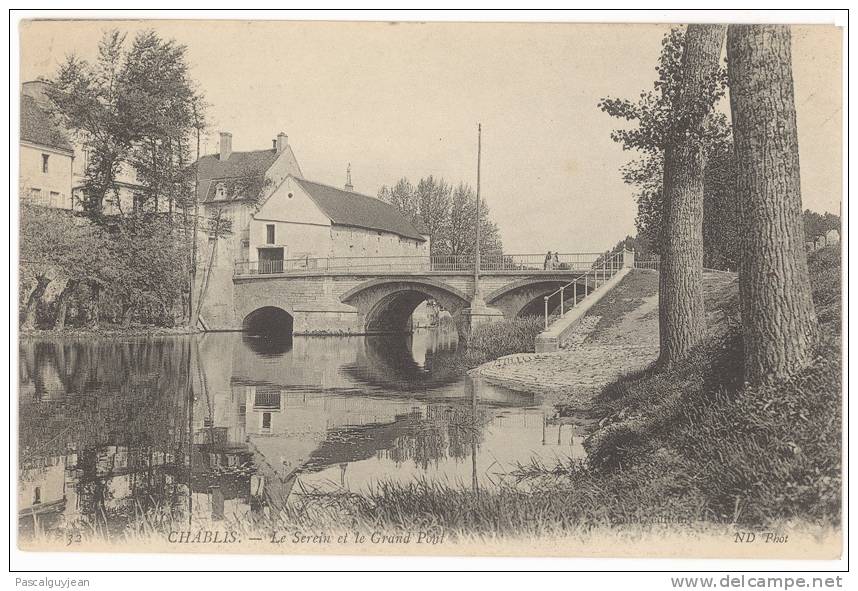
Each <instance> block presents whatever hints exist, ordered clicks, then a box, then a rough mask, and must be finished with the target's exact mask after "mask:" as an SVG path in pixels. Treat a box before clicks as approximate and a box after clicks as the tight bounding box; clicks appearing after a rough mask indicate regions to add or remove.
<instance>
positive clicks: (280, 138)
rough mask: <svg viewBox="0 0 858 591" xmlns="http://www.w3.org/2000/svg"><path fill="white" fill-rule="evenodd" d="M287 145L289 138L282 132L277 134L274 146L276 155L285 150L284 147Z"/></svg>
mask: <svg viewBox="0 0 858 591" xmlns="http://www.w3.org/2000/svg"><path fill="white" fill-rule="evenodd" d="M288 145H289V136H287V135H286V134H285V133H283V132H282V131H281V132H280V133H278V134H277V141H276V142H275V144H274V147H275V148H277V153H278V154H279V153H280V152H282V151H283V150H285V149H286V146H288Z"/></svg>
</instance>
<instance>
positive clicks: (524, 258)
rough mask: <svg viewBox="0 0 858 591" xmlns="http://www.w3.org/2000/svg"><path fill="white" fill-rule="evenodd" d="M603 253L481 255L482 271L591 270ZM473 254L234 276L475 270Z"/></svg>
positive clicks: (276, 268)
mask: <svg viewBox="0 0 858 591" xmlns="http://www.w3.org/2000/svg"><path fill="white" fill-rule="evenodd" d="M603 256H604V254H603V253H592V252H577V253H565V254H558V255H557V257H556V259H555V258H552V259H548V258H547V257H546V255H543V254H497V255H484V256H481V257H480V273H492V272H511V273H512V272H520V273H522V274H526V273H533V272H535V271H536V272H543V271H548V272H554V273H556V272H563V271H568V272H573V271H585V270H587V269H590V268H591V267H592V266H593V265H594V264H595V263H596V262H598V261H599V260H600V257H603ZM474 262H475V261H474V257H473V256H471V255H431V256H383V257H329V258H311V257H302V258H296V259H282V260H268V261H238V262H236V264H235V276H237V277H243V276H252V275H280V274H288V275H310V274H336V273H356V272H363V273H438V272H440V273H473V272H474V266H475V265H474Z"/></svg>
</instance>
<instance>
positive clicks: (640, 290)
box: [470, 269, 732, 406]
mask: <svg viewBox="0 0 858 591" xmlns="http://www.w3.org/2000/svg"><path fill="white" fill-rule="evenodd" d="M707 279H710V278H709V277H707ZM719 279H720V278H719ZM731 279H732V278H731ZM725 283H727V282H726V281H725V280H724V279H720V280H718V281H711V280H710V281H707V284H708V285H707V289H708V290H717V289H722V288H723V286H724V284H725ZM657 357H658V273H657V272H656V271H649V270H641V269H635V270H633V271H632V272H631V273H629V275H627V276H626V277H625V278H623V280H622V281H621V282H620V283H619V284H618V285H617V286H616V287H615V288H614V289H613V290H612V291H611V292H610V293H608V294H606V295H605V297H604V298H603V299H602V300H601V301H600V302H599V303H597V304H596V305H595V306H593V308H592V309H590V310H589V311H588V312H587V314H585V315H584V316H583V317H582V319H581V321H580V322H579V323H578V325H577V326H576V327H575V328H574V329H573V331H572V334H571V335H570V336H569V337H568V339H567V340H566V341H565V342H564V343H562V344H561V350H560V351H558V352H556V353H517V354H514V355H508V356H505V357H501V358H500V359H497V360H495V361H491V362H488V363H485V364H483V365H481V366H479V367H477V368H476V369H473V370H472V371H471V372H470V373H471V375H472V376H478V377H480V378H483V379H485V380H487V381H489V382H490V383H493V384H497V385H500V386H505V387H507V388H512V389H514V390H519V391H524V392H529V393H535V394H539V395H542V396H544V397H546V403H548V404H552V403H563V404H569V405H577V406H581V405H583V404H585V403H587V402H588V401H589V400H590V399H591V398H592V397H593V396H595V395H596V394H597V393H598V392H599V390H600V389H601V388H602V387H604V386H605V385H606V384H608V383H610V382H611V381H613V380H615V379H617V378H618V377H619V376H621V375H623V374H624V373H627V372H630V371H634V370H637V369H640V368H642V367H645V366H646V365H648V364H650V363H652V362H653V361H654V360H655V359H656V358H657Z"/></svg>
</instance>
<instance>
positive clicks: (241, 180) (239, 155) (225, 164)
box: [197, 146, 303, 202]
mask: <svg viewBox="0 0 858 591" xmlns="http://www.w3.org/2000/svg"><path fill="white" fill-rule="evenodd" d="M280 158H284V159H286V160H285V163H284V164H285V170H287V171H291V172H292V173H293V176H303V175H302V173H301V166H300V165H299V164H298V160H297V159H296V158H295V153H294V152H292V147H291V146H286V148H285V151H284V152H281V153H279V154H278V153H277V150H276V149H274V148H271V149H269V150H253V151H250V152H232V153H231V154H230V156H229V158H227V159H226V160H221V159H220V155H219V154H209V155H206V156H201V157H200V160H199V162H198V164H197V166H198V167H199V174H200V186H199V194H200V200H201V201H203V202H211V201H217V200H218V199H217V196H216V193H217V185H218V184H219V182H221V181H222V182H223V183H224V184H225V185H226V189H227V197H226V199H220V201H241V200H245V199H255V198H256V197H257V195H245V194H243V192H242V190H246V189H247V188H248V187H251V186H256V184H255V183H247V182H246V179H249V178H252V177H258V178H260V179H261V178H263V177H264V176H265V173H266V172H267V171H268V169H269V168H271V166H272V165H273V164H274V163H275V162H276V161H277V160H278V159H280ZM215 181H218V182H215ZM260 188H261V187H260Z"/></svg>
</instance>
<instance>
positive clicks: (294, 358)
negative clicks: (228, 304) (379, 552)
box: [18, 330, 583, 535]
mask: <svg viewBox="0 0 858 591" xmlns="http://www.w3.org/2000/svg"><path fill="white" fill-rule="evenodd" d="M456 346H457V343H456V337H455V332H453V331H450V332H443V331H438V330H421V331H418V332H416V333H415V334H414V335H412V336H408V337H403V336H392V337H335V338H334V337H324V338H323V337H315V338H314V337H295V338H294V340H292V339H289V341H288V342H284V341H279V342H274V341H271V340H267V339H261V338H252V337H246V336H244V335H240V334H207V335H202V336H199V337H174V338H164V339H138V340H129V341H122V342H119V341H109V340H81V341H63V342H49V341H33V342H30V341H28V342H24V343H22V345H21V351H20V362H19V374H20V375H19V383H20V390H19V392H20V395H19V410H20V441H19V443H20V446H19V449H20V454H19V487H18V509H19V516H20V520H19V521H20V529H21V532H22V534H24V535H26V534H29V533H33V532H34V531H35V530H36V528H43V529H45V528H47V529H51V528H68V527H81V526H86V527H92V528H104V529H105V530H107V532H108V533H110V532H114V533H115V532H119V531H121V530H122V529H123V528H125V527H126V526H127V524H128V523H129V522H130V521H131V518H132V517H133V516H134V515H136V514H139V513H140V512H152V511H155V512H162V513H165V514H166V513H171V514H176V513H177V512H178V513H179V514H185V515H188V516H189V517H190V516H193V515H206V516H210V517H211V516H213V517H215V518H220V517H222V516H224V515H239V516H240V515H242V514H244V513H247V512H250V511H254V510H259V509H261V508H263V507H264V506H266V505H269V504H274V505H275V506H280V505H283V504H286V503H290V502H294V501H295V499H296V498H299V497H300V495H302V494H305V493H307V492H332V491H339V490H342V489H347V490H351V491H356V492H366V491H368V490H370V489H371V488H372V487H374V486H375V485H376V484H377V483H378V482H379V481H380V480H394V481H400V482H408V481H411V480H413V479H415V478H427V479H431V480H443V481H446V482H449V483H452V484H459V485H463V486H470V487H473V488H475V489H476V488H479V487H486V486H494V485H496V484H497V483H498V482H500V481H502V480H503V479H504V478H507V474H508V472H509V470H510V469H512V468H513V467H514V466H515V465H516V463H519V462H520V463H527V462H529V461H530V459H531V458H533V457H538V458H541V459H543V460H547V461H553V460H554V459H555V458H564V457H568V456H570V455H572V456H574V455H580V454H582V453H583V450H582V449H581V438H580V434H578V433H576V432H575V431H574V429H573V428H572V427H571V426H562V425H559V424H556V423H554V422H553V421H552V420H550V419H547V418H546V415H545V412H544V411H543V409H542V408H541V407H540V406H539V405H538V401H536V400H534V399H533V398H532V397H531V396H528V395H524V394H521V393H517V392H513V391H510V390H506V389H503V388H498V387H493V386H491V385H489V384H485V383H480V382H475V381H473V380H471V379H470V378H468V377H466V376H464V375H463V374H462V372H461V369H460V368H459V366H458V364H457V363H456ZM189 393H191V395H189Z"/></svg>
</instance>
